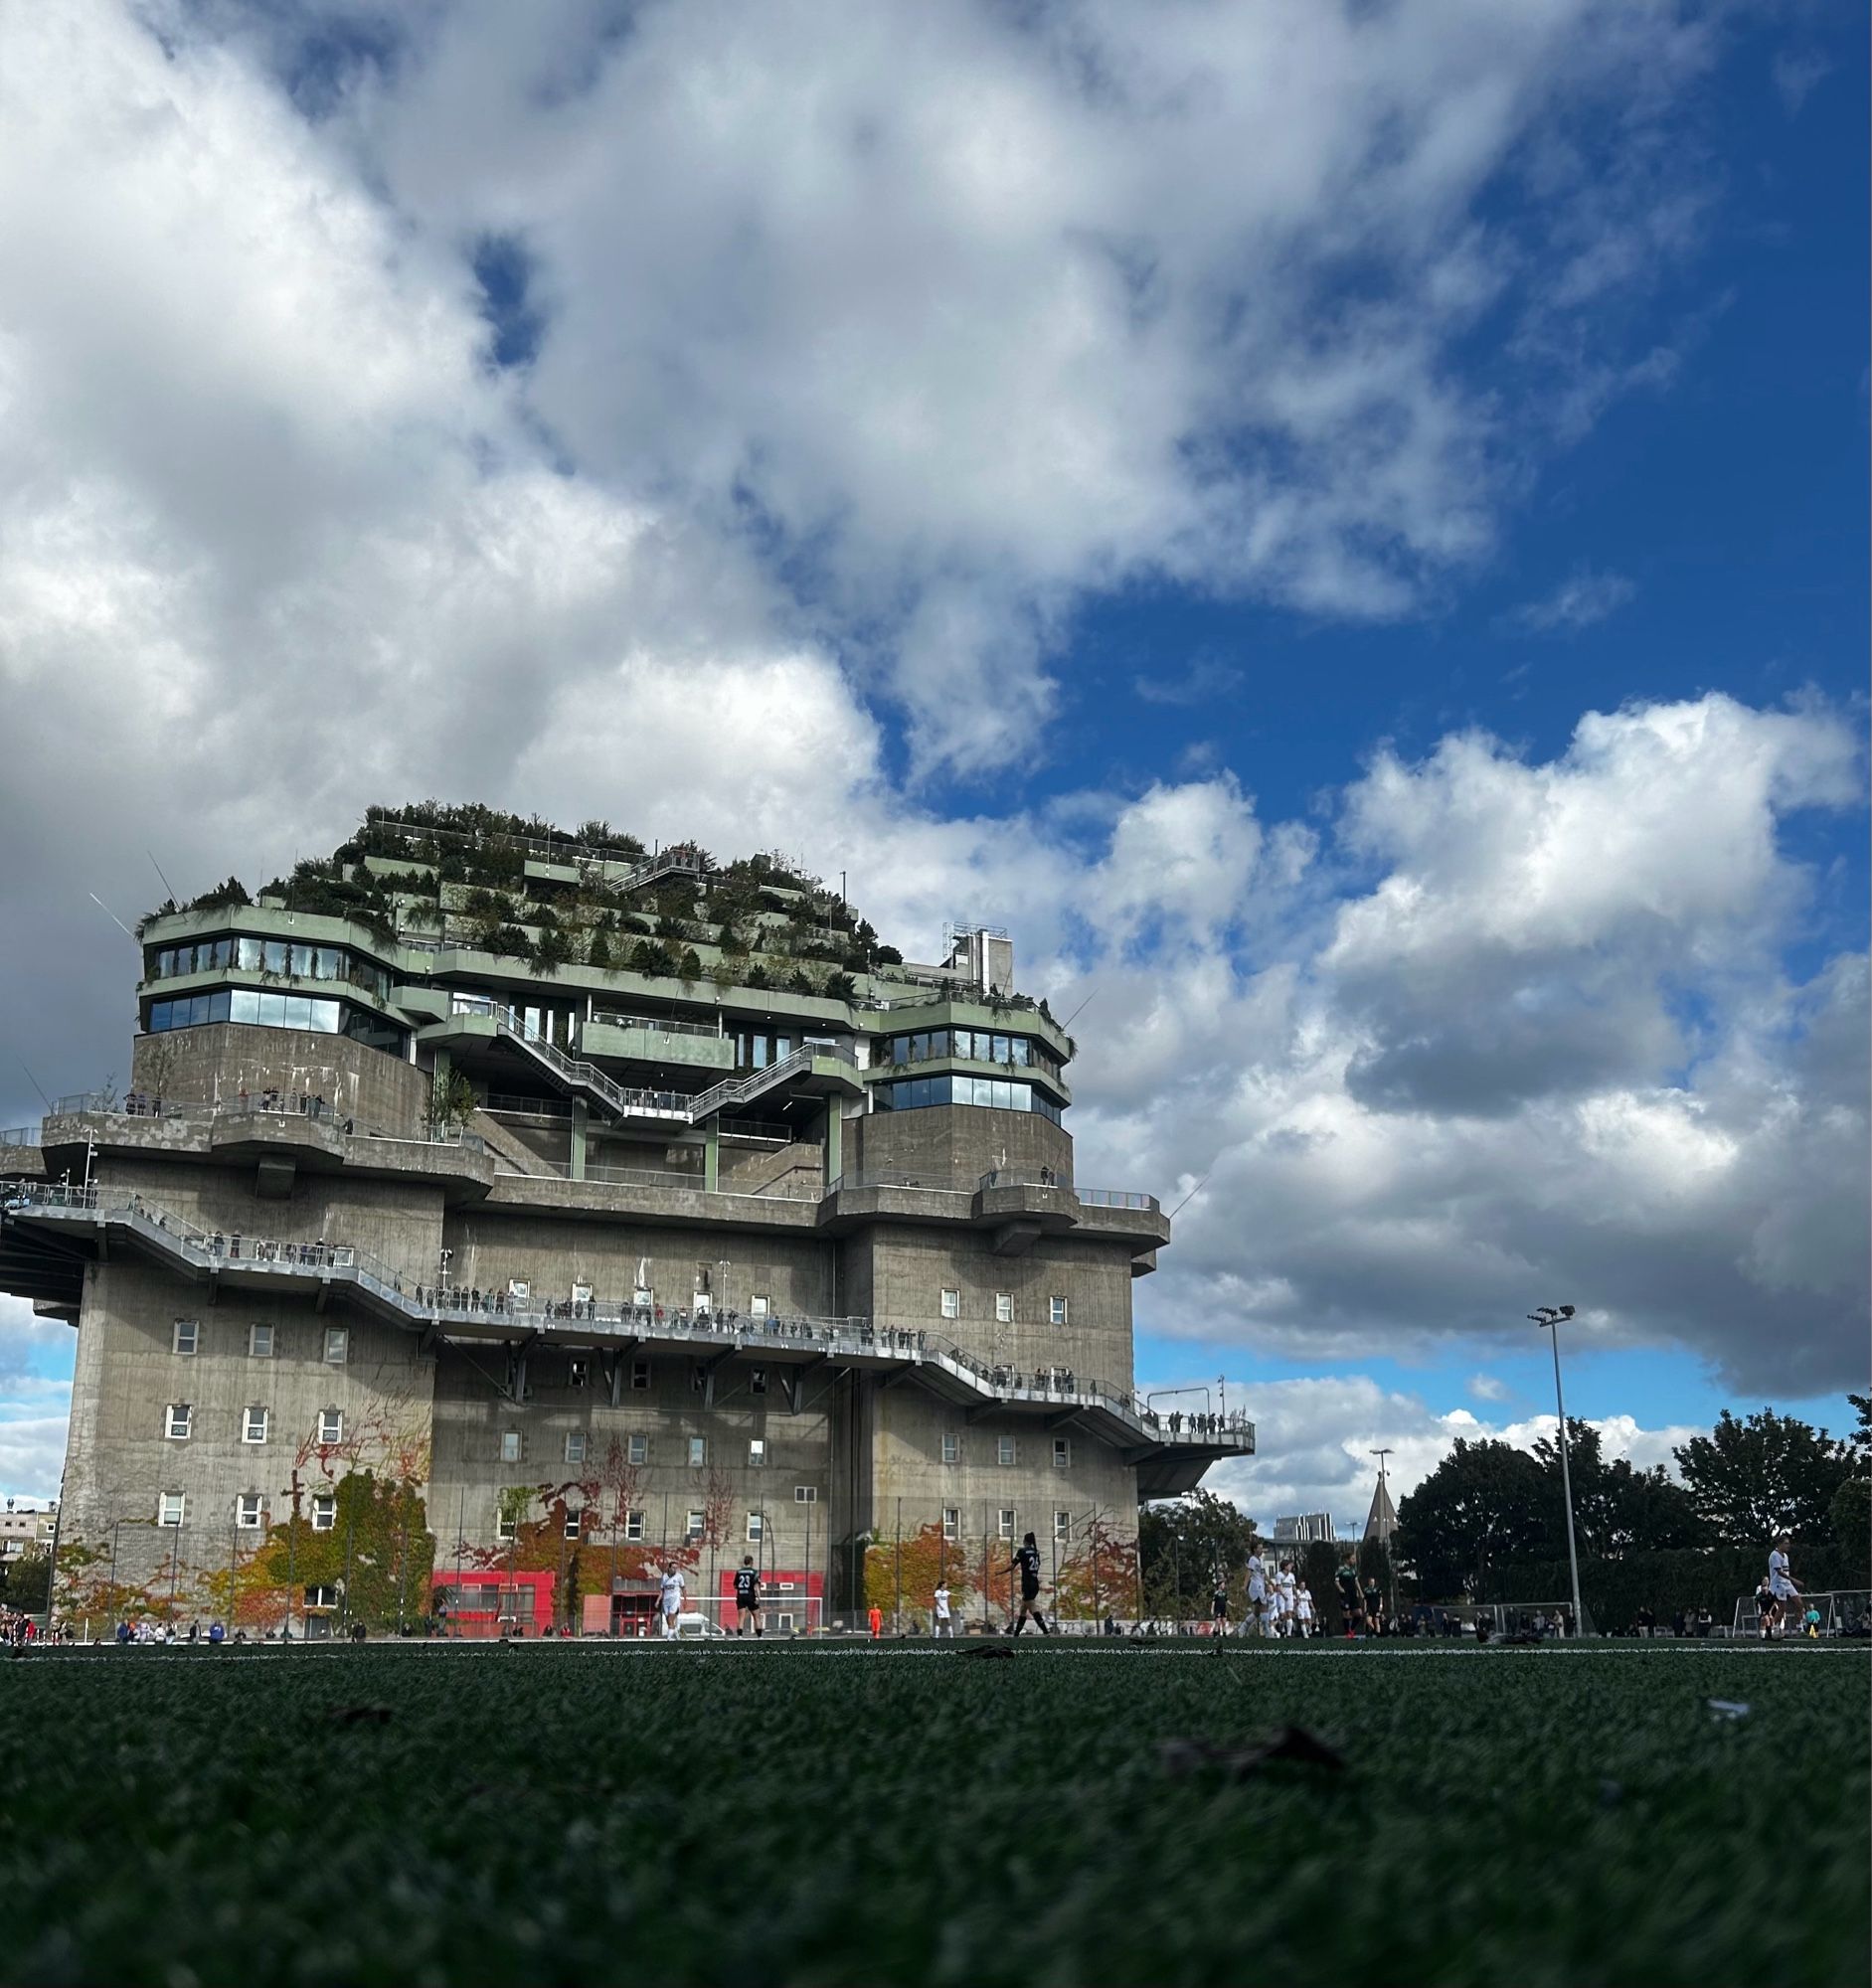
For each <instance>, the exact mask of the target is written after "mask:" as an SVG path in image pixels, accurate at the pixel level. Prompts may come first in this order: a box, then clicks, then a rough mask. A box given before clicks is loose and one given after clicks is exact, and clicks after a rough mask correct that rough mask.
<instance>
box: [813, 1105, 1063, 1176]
mask: <svg viewBox="0 0 1872 1988" xmlns="http://www.w3.org/2000/svg"><path fill="white" fill-rule="evenodd" d="M845 1138H846V1141H847V1143H848V1148H849V1150H848V1151H847V1153H846V1157H845V1164H846V1167H847V1168H848V1169H849V1170H852V1171H857V1172H864V1173H879V1172H893V1173H895V1172H902V1173H907V1174H911V1175H914V1176H916V1177H917V1178H918V1179H920V1180H922V1181H924V1182H926V1183H927V1184H929V1185H931V1186H936V1187H941V1186H947V1185H949V1184H951V1183H956V1184H962V1183H966V1184H968V1185H972V1184H973V1183H974V1182H975V1181H976V1180H978V1179H979V1178H980V1176H981V1175H982V1174H984V1173H986V1172H987V1170H988V1169H989V1168H990V1167H1005V1168H1009V1169H1011V1170H1015V1171H1020V1170H1023V1169H1025V1170H1029V1171H1038V1170H1039V1169H1040V1168H1041V1167H1050V1168H1051V1169H1052V1170H1053V1172H1054V1173H1055V1174H1056V1175H1057V1176H1058V1177H1059V1179H1060V1181H1061V1183H1062V1185H1068V1184H1070V1183H1071V1181H1072V1178H1073V1141H1072V1139H1071V1138H1070V1137H1069V1136H1068V1135H1067V1133H1066V1132H1065V1131H1064V1130H1062V1129H1061V1127H1059V1126H1058V1125H1056V1124H1054V1122H1053V1121H1052V1119H1050V1118H1043V1117H1042V1116H1041V1115H1040V1113H1039V1112H1037V1111H991V1110H988V1109H987V1108H986V1107H985V1106H980V1105H972V1104H932V1105H927V1106H925V1107H924V1109H922V1110H920V1111H874V1112H872V1113H870V1115H869V1116H867V1117H864V1118H858V1119H854V1120H852V1121H850V1122H848V1123H847V1125H846V1127H845Z"/></svg>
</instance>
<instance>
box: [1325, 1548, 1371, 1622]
mask: <svg viewBox="0 0 1872 1988" xmlns="http://www.w3.org/2000/svg"><path fill="white" fill-rule="evenodd" d="M1333 1579H1334V1580H1335V1581H1336V1582H1337V1583H1338V1587H1339V1612H1340V1613H1341V1614H1342V1615H1343V1616H1344V1617H1345V1634H1346V1640H1347V1642H1350V1641H1351V1640H1352V1638H1353V1637H1354V1636H1356V1635H1357V1634H1359V1632H1360V1631H1361V1630H1362V1629H1363V1628H1364V1626H1365V1603H1364V1601H1363V1599H1362V1598H1361V1596H1360V1594H1359V1591H1358V1568H1357V1567H1356V1566H1355V1565H1354V1563H1353V1560H1352V1557H1351V1555H1350V1554H1348V1555H1347V1556H1346V1557H1345V1559H1343V1560H1342V1561H1341V1562H1340V1563H1339V1571H1338V1573H1336V1574H1334V1575H1333Z"/></svg>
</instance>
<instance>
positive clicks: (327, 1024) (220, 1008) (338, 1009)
mask: <svg viewBox="0 0 1872 1988" xmlns="http://www.w3.org/2000/svg"><path fill="white" fill-rule="evenodd" d="M209 1022H247V1023H251V1024H253V1025H255V1026H256V1027H259V1028H262V1029H303V1030H305V1031H306V1032H307V1033H308V1034H311V1035H317V1036H349V1037H351V1038H352V1040H353V1041H354V1042H360V1043H363V1044H365V1045H366V1047H368V1048H370V1049H375V1050H388V1051H390V1052H391V1053H392V1054H393V1055H397V1056H401V1055H402V1054H403V1049H404V1045H405V1043H406V1042H407V1040H408V1034H407V1032H406V1031H405V1030H403V1029H400V1028H397V1027H396V1026H395V1025H394V1024H393V1023H390V1022H386V1021H384V1020H383V1019H382V1018H381V1017H379V1016H377V1015H374V1014H372V1013H370V1012H369V1011H368V1010H366V1009H363V1008H353V1007H352V1006H351V1005H350V1004H349V1003H348V1002H345V1001H331V1000H327V999H325V998H323V997H322V996H320V995H316V994H270V993H262V992H261V991H259V990H258V989H257V988H253V987H218V988H216V990H215V991H214V992H213V993H212V994H180V995H177V996H176V998H175V999H174V1000H171V1001H152V1002H151V1003H150V1004H149V1022H148V1032H149V1033H150V1034H151V1035H152V1036H159V1035H161V1034H163V1033H164V1031H165V1030H169V1029H199V1028H201V1027H203V1026H204V1025H205V1024H206V1023H209Z"/></svg>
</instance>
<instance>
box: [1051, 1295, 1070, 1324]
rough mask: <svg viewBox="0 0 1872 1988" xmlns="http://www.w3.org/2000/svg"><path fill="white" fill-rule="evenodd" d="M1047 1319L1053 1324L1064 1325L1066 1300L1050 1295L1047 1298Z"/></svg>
mask: <svg viewBox="0 0 1872 1988" xmlns="http://www.w3.org/2000/svg"><path fill="white" fill-rule="evenodd" d="M1047 1319H1048V1322H1049V1323H1050V1324H1053V1325H1064V1324H1065V1323H1066V1300H1065V1299H1064V1298H1062V1297H1051V1298H1049V1299H1048V1300H1047Z"/></svg>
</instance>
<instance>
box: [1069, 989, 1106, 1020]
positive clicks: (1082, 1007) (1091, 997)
mask: <svg viewBox="0 0 1872 1988" xmlns="http://www.w3.org/2000/svg"><path fill="white" fill-rule="evenodd" d="M1098 995H1099V990H1098V988H1097V987H1095V988H1094V989H1093V990H1092V992H1091V993H1090V994H1088V995H1087V996H1086V998H1085V1000H1083V1001H1082V1002H1081V1003H1080V1004H1079V1006H1078V1007H1077V1008H1075V1009H1074V1010H1073V1012H1072V1013H1071V1014H1070V1015H1068V1016H1067V1018H1066V1020H1065V1021H1063V1022H1062V1023H1061V1024H1060V1027H1061V1028H1062V1029H1070V1028H1071V1027H1072V1026H1073V1024H1074V1023H1075V1022H1077V1021H1078V1020H1079V1018H1080V1016H1082V1015H1083V1014H1084V1013H1085V1012H1086V1010H1087V1009H1088V1008H1089V1007H1091V1006H1092V1004H1093V1002H1094V1001H1095V1000H1097V999H1098Z"/></svg>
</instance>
